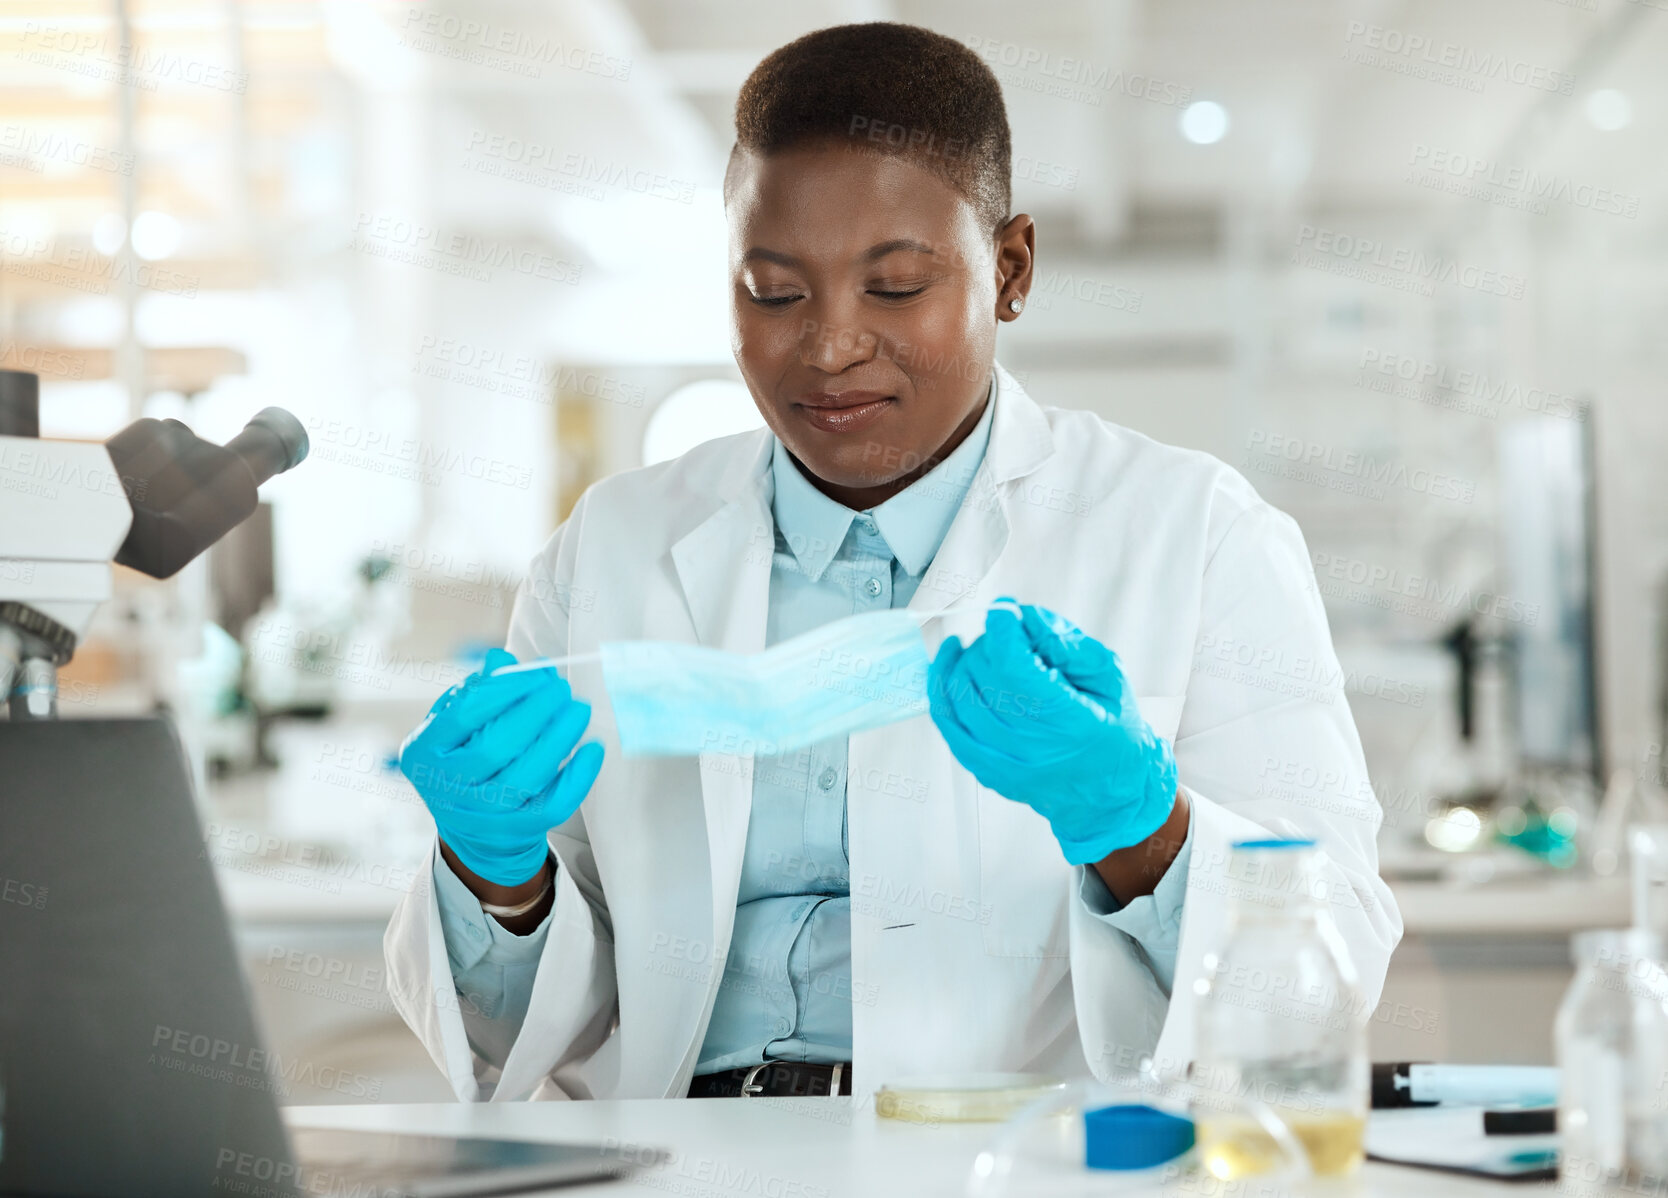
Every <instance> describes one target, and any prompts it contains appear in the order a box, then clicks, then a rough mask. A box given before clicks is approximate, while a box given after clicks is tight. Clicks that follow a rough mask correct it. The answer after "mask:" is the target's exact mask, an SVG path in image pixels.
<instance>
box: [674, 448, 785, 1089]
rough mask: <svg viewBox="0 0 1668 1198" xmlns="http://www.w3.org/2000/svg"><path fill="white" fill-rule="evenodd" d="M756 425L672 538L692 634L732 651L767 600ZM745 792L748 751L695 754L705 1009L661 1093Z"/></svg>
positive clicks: (764, 502) (756, 623) (719, 915)
mask: <svg viewBox="0 0 1668 1198" xmlns="http://www.w3.org/2000/svg"><path fill="white" fill-rule="evenodd" d="M772 444H773V442H772V438H771V437H770V436H769V435H768V434H766V435H764V436H763V437H762V440H761V441H760V443H759V446H758V447H757V451H756V452H755V453H754V454H753V456H752V458H751V461H750V462H749V464H748V465H747V467H746V469H745V470H744V471H740V472H738V473H737V474H736V475H734V476H732V479H733V481H732V482H731V484H730V486H729V487H728V488H727V490H726V492H725V493H724V494H723V495H722V497H721V500H722V501H721V505H720V506H719V507H718V508H717V509H716V510H715V511H714V512H713V513H712V514H711V515H710V516H708V517H707V519H705V520H704V521H702V522H701V523H700V524H698V525H696V526H695V527H694V528H693V529H692V530H690V531H689V532H688V533H687V534H685V535H684V536H683V537H681V538H680V539H679V540H678V541H676V542H675V543H674V544H673V546H672V551H671V556H672V563H673V566H674V568H675V569H676V571H677V576H678V583H679V585H680V586H681V587H682V588H683V594H684V600H685V602H686V603H687V604H688V607H689V617H690V621H691V623H692V624H693V625H694V629H695V634H696V638H697V640H698V641H699V643H700V644H703V645H711V646H713V647H715V648H720V649H726V650H729V651H731V652H735V653H756V652H758V651H759V650H761V649H763V648H764V647H765V624H766V617H767V615H768V611H769V600H770V564H771V557H772V553H773V550H774V546H775V523H774V520H773V519H772V517H771V514H770V498H771V491H770V470H769V464H770V451H771V446H772ZM752 797H753V758H752V757H751V756H746V757H735V756H729V755H725V754H718V753H703V754H701V800H702V804H703V806H704V808H705V814H706V829H707V855H708V864H709V874H708V876H709V878H710V879H711V884H712V911H711V919H712V936H711V938H710V940H709V943H710V944H711V945H712V948H713V952H712V956H711V958H710V959H711V961H712V963H713V966H714V968H713V976H712V978H711V979H710V982H709V987H708V992H707V999H708V1002H707V1004H706V1009H705V1010H704V1011H703V1012H702V1013H701V1017H700V1018H699V1019H698V1020H697V1021H696V1026H694V1027H693V1028H692V1029H691V1031H692V1033H693V1034H692V1039H691V1041H690V1043H689V1044H688V1046H687V1049H686V1052H685V1056H684V1059H683V1061H682V1062H681V1063H680V1064H679V1065H678V1067H677V1069H676V1071H675V1072H674V1073H672V1074H671V1075H669V1076H668V1077H667V1078H666V1079H665V1084H666V1092H667V1094H668V1095H675V1094H681V1093H682V1092H683V1088H684V1087H685V1086H687V1084H688V1079H689V1076H690V1074H691V1073H692V1071H693V1068H694V1064H695V1061H696V1058H697V1056H698V1054H699V1051H700V1046H701V1042H702V1040H703V1039H704V1037H705V1035H706V1019H707V1017H708V1016H709V1015H710V1010H711V998H712V994H713V992H714V991H715V990H716V988H717V986H718V983H719V981H720V980H721V978H722V962H723V961H724V958H725V955H726V954H727V953H728V952H729V945H730V935H731V932H732V930H733V928H734V925H735V911H736V895H737V892H738V890H739V888H740V885H741V859H742V854H743V852H744V851H745V850H746V847H747V819H748V815H749V813H750V811H751V807H752Z"/></svg>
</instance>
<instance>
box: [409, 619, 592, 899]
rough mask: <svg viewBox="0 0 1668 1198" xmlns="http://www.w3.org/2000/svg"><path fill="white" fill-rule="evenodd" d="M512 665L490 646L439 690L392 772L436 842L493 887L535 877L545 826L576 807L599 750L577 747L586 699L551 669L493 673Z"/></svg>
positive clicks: (587, 714) (545, 848)
mask: <svg viewBox="0 0 1668 1198" xmlns="http://www.w3.org/2000/svg"><path fill="white" fill-rule="evenodd" d="M514 663H515V657H514V656H513V655H512V654H510V653H508V652H506V651H504V650H503V649H492V650H489V651H488V653H487V656H486V663H485V665H484V666H482V668H481V670H480V671H479V672H478V673H475V674H471V675H470V676H469V677H468V678H466V679H464V681H463V682H461V683H459V684H458V685H457V686H454V687H453V688H452V689H451V690H448V691H447V692H446V693H445V694H443V695H441V696H440V698H439V699H437V700H436V701H435V704H434V706H433V707H432V708H430V709H429V715H428V718H427V719H426V720H424V721H423V723H422V724H420V725H419V726H418V727H417V728H416V729H415V730H414V731H413V732H412V733H411V735H410V736H408V737H406V740H405V744H404V745H402V746H401V747H400V772H401V773H402V774H404V775H405V776H406V777H407V778H409V779H410V780H411V784H412V786H414V787H415V788H416V790H417V793H418V794H419V795H420V796H421V797H422V799H423V802H424V803H425V804H427V806H428V809H429V813H430V814H431V815H433V816H434V823H435V827H436V828H437V829H438V830H439V832H440V839H441V840H442V841H444V842H445V844H446V845H447V847H449V848H450V849H451V850H452V851H453V852H454V853H455V854H457V857H458V859H459V860H460V861H462V863H463V864H464V865H465V866H466V867H467V868H469V869H470V870H472V871H473V872H474V873H476V874H478V875H480V876H481V877H482V878H485V879H486V880H487V881H489V882H492V883H494V884H496V885H499V886H519V885H522V884H524V883H526V882H528V881H530V880H531V879H533V878H536V877H537V876H538V875H539V873H540V872H541V871H542V870H543V869H544V863H545V858H546V857H547V856H548V855H549V852H550V848H549V837H548V833H549V831H550V829H551V828H554V827H556V826H557V825H558V824H561V823H563V822H565V821H566V820H567V819H568V818H569V817H570V816H571V815H573V813H574V812H575V811H577V810H578V809H579V804H580V802H581V801H583V800H584V798H585V796H586V795H587V794H588V793H589V792H590V789H591V784H592V783H593V782H595V781H596V777H597V773H598V771H600V770H601V769H602V746H601V745H600V744H598V743H597V742H596V741H588V742H586V743H585V744H583V745H581V744H579V738H580V737H581V736H583V735H584V734H585V726H586V724H587V723H588V722H589V721H590V718H591V706H590V704H588V703H586V702H584V701H583V700H581V699H575V698H574V697H573V692H572V691H571V690H570V689H569V688H568V684H567V681H566V680H565V679H563V678H562V677H560V676H559V675H558V674H557V673H556V671H555V670H553V669H552V670H524V671H521V672H519V673H515V674H502V675H495V674H493V671H494V670H498V669H501V668H502V667H504V666H507V665H513V664H514ZM576 745H578V748H577V750H576V749H575V747H574V746H576ZM570 755H571V756H570Z"/></svg>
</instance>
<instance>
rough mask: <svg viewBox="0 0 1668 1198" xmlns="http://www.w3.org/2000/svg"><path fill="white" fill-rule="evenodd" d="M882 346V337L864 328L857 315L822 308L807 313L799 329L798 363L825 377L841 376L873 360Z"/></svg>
mask: <svg viewBox="0 0 1668 1198" xmlns="http://www.w3.org/2000/svg"><path fill="white" fill-rule="evenodd" d="M879 345H880V338H879V336H878V335H877V334H875V333H873V332H870V331H869V330H868V329H865V328H864V327H863V326H862V324H861V321H860V317H859V316H858V314H857V313H856V312H855V311H853V310H851V309H850V308H847V307H846V306H844V305H839V304H831V303H830V304H823V305H821V306H820V307H819V308H813V309H812V310H811V311H810V312H808V313H806V317H805V321H804V323H803V324H802V325H801V326H800V333H799V360H800V362H801V363H802V364H804V365H806V366H809V367H812V368H813V369H816V370H820V371H822V372H823V373H824V374H839V373H841V372H842V371H844V370H845V369H847V368H848V367H851V366H855V365H857V364H858V363H861V362H868V361H870V360H871V359H873V358H874V356H875V351H876V349H877V348H878V347H879Z"/></svg>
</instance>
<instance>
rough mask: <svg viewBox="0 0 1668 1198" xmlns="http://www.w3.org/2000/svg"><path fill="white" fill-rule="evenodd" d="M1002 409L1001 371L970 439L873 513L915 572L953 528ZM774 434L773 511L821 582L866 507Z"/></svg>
mask: <svg viewBox="0 0 1668 1198" xmlns="http://www.w3.org/2000/svg"><path fill="white" fill-rule="evenodd" d="M995 410H996V383H995V380H994V378H993V379H992V381H991V389H990V391H989V392H988V393H987V395H986V397H985V410H984V414H983V415H982V416H980V417H979V423H978V424H977V425H975V426H974V428H973V431H972V432H971V433H969V434H968V435H967V439H966V440H964V441H963V442H962V443H961V444H960V445H958V446H956V447H955V449H953V450H951V452H950V456H949V457H947V458H945V459H944V460H943V461H942V462H940V463H939V464H938V465H936V466H934V467H933V468H932V469H931V470H930V471H928V472H927V473H926V474H924V475H922V476H921V477H920V478H918V479H916V480H915V481H914V482H913V483H911V484H910V485H909V486H907V487H905V488H904V489H903V490H902V491H899V492H898V493H897V494H896V495H894V496H892V498H890V499H888V500H887V501H886V502H885V503H882V504H880V505H879V506H878V507H875V508H871V509H869V510H868V512H867V513H865V514H867V515H869V516H871V517H872V518H873V520H874V522H875V526H876V528H877V529H878V530H879V532H880V535H881V536H883V537H884V538H885V539H886V544H887V547H888V548H889V549H891V550H892V554H893V556H894V557H896V558H897V559H898V563H899V564H900V565H901V566H903V568H904V569H905V570H906V571H907V572H908V573H910V574H912V575H914V574H919V573H921V571H923V570H925V569H926V568H927V566H929V565H930V564H931V563H932V559H933V555H935V554H936V553H937V552H938V547H939V545H940V544H942V543H943V541H944V535H945V534H946V533H947V532H949V531H950V525H951V523H952V522H953V521H954V520H955V518H956V512H957V511H959V510H960V508H961V501H962V499H963V498H964V497H965V496H966V494H967V489H968V487H969V486H970V485H972V482H973V476H974V474H976V473H977V472H978V469H979V465H980V463H982V462H983V461H984V457H985V449H986V447H987V446H988V445H989V443H990V430H991V425H992V423H993V413H994V412H995ZM773 440H774V441H775V445H774V447H773V449H772V452H771V460H770V472H771V476H772V481H773V482H774V484H775V486H774V491H775V494H774V496H773V497H772V499H771V511H772V513H773V514H774V516H775V518H776V527H777V528H778V529H779V530H780V531H781V533H782V536H783V539H784V540H786V541H787V544H788V549H789V550H790V551H791V552H792V553H793V555H794V558H795V560H796V561H798V563H799V568H800V569H801V570H803V571H804V572H805V574H806V576H807V577H808V578H810V579H811V581H813V582H815V581H816V580H817V579H819V578H821V577H822V575H823V572H824V571H825V570H827V569H828V565H829V563H830V562H832V561H833V560H834V555H835V554H836V553H838V552H839V549H840V545H841V544H842V543H843V542H844V541H845V539H846V533H847V532H848V531H849V530H850V528H851V522H852V521H853V520H855V519H856V518H857V516H858V513H857V512H854V511H852V509H850V508H848V507H846V506H845V505H844V504H842V503H838V502H836V501H835V500H833V499H830V498H829V497H828V496H826V495H824V494H823V493H822V492H821V491H819V490H817V489H816V488H815V487H814V486H812V485H811V483H810V480H808V479H807V478H806V477H805V475H804V474H803V473H802V472H801V471H800V469H799V467H798V466H797V465H795V464H794V460H793V458H792V457H791V456H790V455H789V454H788V450H787V447H786V446H784V445H783V444H782V442H781V439H780V438H773Z"/></svg>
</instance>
